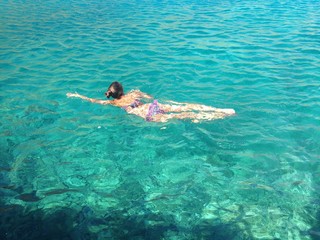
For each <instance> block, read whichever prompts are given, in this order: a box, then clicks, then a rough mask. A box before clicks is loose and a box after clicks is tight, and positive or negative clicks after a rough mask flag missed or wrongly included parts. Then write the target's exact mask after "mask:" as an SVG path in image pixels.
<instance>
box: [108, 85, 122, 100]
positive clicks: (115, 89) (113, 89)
mask: <svg viewBox="0 0 320 240" xmlns="http://www.w3.org/2000/svg"><path fill="white" fill-rule="evenodd" d="M105 95H106V97H107V98H109V97H110V96H111V97H113V98H116V99H120V98H121V97H122V96H123V95H124V93H123V87H122V85H121V84H120V83H119V82H113V83H111V85H110V86H109V88H108V90H107V91H106V92H105Z"/></svg>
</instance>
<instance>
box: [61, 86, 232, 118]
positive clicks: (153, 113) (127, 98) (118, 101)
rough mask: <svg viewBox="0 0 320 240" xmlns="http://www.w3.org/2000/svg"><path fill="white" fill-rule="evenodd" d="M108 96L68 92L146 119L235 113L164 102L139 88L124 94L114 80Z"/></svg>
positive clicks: (201, 106)
mask: <svg viewBox="0 0 320 240" xmlns="http://www.w3.org/2000/svg"><path fill="white" fill-rule="evenodd" d="M105 95H106V97H107V98H110V97H112V98H113V100H99V99H93V98H89V97H86V96H83V95H80V94H78V93H67V97H74V98H81V99H83V100H86V101H89V102H92V103H98V104H102V105H107V104H110V105H113V106H117V107H121V108H123V109H124V110H125V111H126V112H128V113H129V114H134V115H137V116H139V117H142V118H144V119H145V120H146V121H154V122H167V121H168V120H170V119H190V120H191V121H192V122H196V123H197V122H199V121H201V120H207V121H208V120H214V119H221V118H224V117H227V116H231V115H234V114H235V111H234V110H233V109H219V108H214V107H210V106H205V105H200V104H192V103H178V102H173V101H168V103H170V104H162V103H159V102H158V101H157V100H153V101H152V99H153V98H152V97H151V96H149V95H148V94H145V93H143V92H141V91H139V90H131V91H130V92H129V93H127V94H124V91H123V87H122V85H121V84H120V83H119V82H113V83H111V85H110V86H109V88H108V89H107V91H106V92H105ZM148 101H149V103H148Z"/></svg>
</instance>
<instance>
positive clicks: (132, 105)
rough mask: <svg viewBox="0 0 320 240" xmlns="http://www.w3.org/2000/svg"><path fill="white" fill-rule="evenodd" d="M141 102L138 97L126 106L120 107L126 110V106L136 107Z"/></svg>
mask: <svg viewBox="0 0 320 240" xmlns="http://www.w3.org/2000/svg"><path fill="white" fill-rule="evenodd" d="M142 104H143V103H142V102H140V100H139V99H135V100H134V102H132V103H131V104H129V105H127V106H124V107H122V108H123V109H124V110H127V108H128V107H131V108H136V107H139V106H140V105H142Z"/></svg>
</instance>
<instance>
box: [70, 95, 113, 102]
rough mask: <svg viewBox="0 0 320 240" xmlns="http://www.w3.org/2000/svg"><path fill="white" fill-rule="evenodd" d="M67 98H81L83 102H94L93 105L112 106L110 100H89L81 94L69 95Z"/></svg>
mask: <svg viewBox="0 0 320 240" xmlns="http://www.w3.org/2000/svg"><path fill="white" fill-rule="evenodd" d="M67 97H68V98H69V97H74V98H81V99H83V100H86V101H89V102H92V103H98V104H102V105H106V104H111V101H110V100H100V99H94V98H88V97H86V96H83V95H81V94H79V93H67Z"/></svg>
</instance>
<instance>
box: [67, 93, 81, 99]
mask: <svg viewBox="0 0 320 240" xmlns="http://www.w3.org/2000/svg"><path fill="white" fill-rule="evenodd" d="M67 97H68V98H69V97H75V98H81V97H82V96H81V95H80V94H79V93H67Z"/></svg>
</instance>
